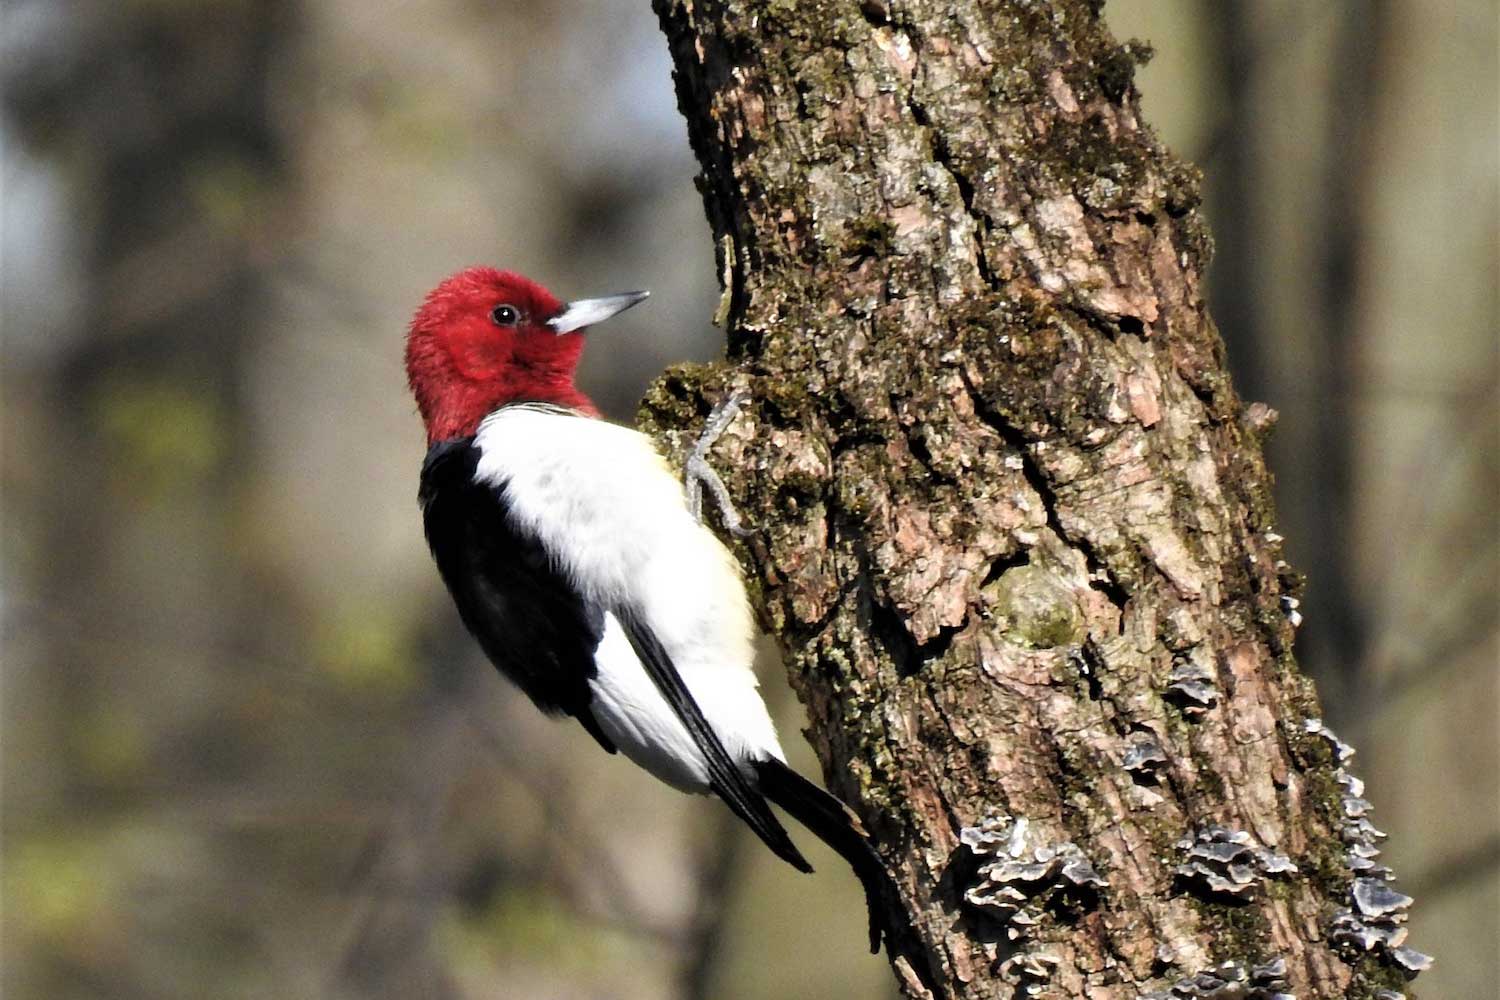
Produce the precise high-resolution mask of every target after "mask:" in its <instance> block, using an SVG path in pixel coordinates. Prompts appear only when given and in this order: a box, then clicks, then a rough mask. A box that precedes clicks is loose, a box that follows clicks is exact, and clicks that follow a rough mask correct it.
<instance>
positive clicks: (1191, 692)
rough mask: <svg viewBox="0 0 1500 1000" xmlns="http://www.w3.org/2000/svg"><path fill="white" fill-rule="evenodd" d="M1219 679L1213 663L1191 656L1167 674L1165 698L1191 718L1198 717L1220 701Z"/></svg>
mask: <svg viewBox="0 0 1500 1000" xmlns="http://www.w3.org/2000/svg"><path fill="white" fill-rule="evenodd" d="M1195 652H1196V651H1195ZM1217 681H1218V678H1217V677H1216V676H1215V674H1214V669H1213V666H1212V665H1211V664H1207V663H1204V662H1202V660H1201V659H1198V658H1196V657H1189V658H1188V659H1185V660H1183V661H1181V662H1180V663H1178V664H1177V665H1175V666H1174V667H1173V668H1172V672H1171V673H1170V674H1169V675H1168V676H1167V690H1166V693H1165V698H1166V700H1167V701H1169V702H1171V703H1172V704H1174V705H1176V706H1177V707H1178V708H1179V709H1180V710H1181V711H1182V714H1183V715H1185V716H1187V717H1188V718H1189V719H1197V718H1199V717H1201V716H1203V715H1205V714H1207V712H1208V710H1209V709H1211V708H1213V707H1214V706H1215V705H1217V704H1218V703H1219V688H1218V684H1217V683H1216V682H1217Z"/></svg>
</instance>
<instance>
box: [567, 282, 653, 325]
mask: <svg viewBox="0 0 1500 1000" xmlns="http://www.w3.org/2000/svg"><path fill="white" fill-rule="evenodd" d="M650 294H651V293H650V292H625V293H623V294H620V295H606V296H604V297H603V298H601V299H578V300H577V301H575V302H569V303H568V304H567V305H566V306H564V307H563V311H562V312H560V313H558V314H557V315H556V316H553V317H552V318H551V319H549V320H548V321H547V325H548V326H550V327H552V329H553V330H555V331H556V332H558V333H572V332H573V331H574V330H582V329H583V328H584V327H586V326H593V325H594V324H595V323H602V322H603V321H604V320H607V319H609V318H610V317H611V316H613V315H614V314H615V313H622V312H624V311H625V310H626V309H629V308H630V307H631V306H633V305H636V304H637V303H639V302H643V301H645V300H646V298H647V297H648V296H649V295H650Z"/></svg>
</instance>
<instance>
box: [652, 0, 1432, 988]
mask: <svg viewBox="0 0 1500 1000" xmlns="http://www.w3.org/2000/svg"><path fill="white" fill-rule="evenodd" d="M656 3H657V9H658V13H659V14H660V17H661V20H662V24H663V27H664V30H665V32H666V34H667V38H668V40H669V44H670V47H671V51H672V55H673V59H674V61H675V64H676V70H677V72H676V79H677V87H678V94H679V99H680V103H681V107H682V111H683V113H684V115H685V116H686V118H687V121H688V128H689V134H690V137H691V140H692V143H693V148H694V150H695V151H696V153H697V155H698V158H699V160H700V162H701V164H702V167H703V178H702V187H703V193H704V199H705V203H706V206H707V211H708V216H709V219H710V222H711V224H712V226H713V228H714V233H715V237H716V240H717V243H718V246H719V250H720V262H719V263H720V266H721V273H722V274H723V276H724V282H725V289H724V301H723V306H722V308H721V317H720V318H721V319H722V320H724V321H725V322H726V326H727V331H728V338H729V358H730V363H729V364H728V365H724V366H710V367H693V368H683V369H678V370H675V371H673V372H670V373H668V374H667V375H666V376H665V377H664V378H663V379H662V380H661V381H660V382H658V384H657V385H656V386H655V387H653V389H652V391H651V393H650V395H649V397H648V399H647V402H646V405H645V408H644V411H643V416H644V420H645V423H646V425H647V426H648V427H650V428H652V429H654V430H655V431H656V432H657V433H659V434H660V435H661V436H662V438H663V439H664V440H665V441H666V442H667V443H668V444H669V445H670V446H671V447H673V448H676V449H681V448H682V447H683V445H684V444H685V443H686V442H687V441H689V440H691V439H692V438H693V437H694V436H696V433H697V429H698V426H699V424H700V423H701V420H702V417H703V415H704V414H705V413H706V412H707V410H708V408H709V406H710V405H711V404H712V403H713V402H715V401H717V400H718V399H720V398H722V397H723V396H724V395H725V394H726V393H727V392H728V391H730V389H732V388H738V389H740V390H743V391H746V392H747V393H748V398H749V400H750V401H749V402H748V403H747V404H746V406H745V408H744V410H743V412H742V414H741V415H740V416H739V417H738V418H737V419H736V421H735V422H734V423H733V424H732V425H731V426H730V428H729V430H728V432H727V433H726V434H725V435H724V436H723V438H721V439H720V442H719V444H718V446H717V447H716V449H715V452H714V456H713V460H714V464H715V465H716V466H717V467H718V469H719V470H720V472H721V473H722V474H724V475H725V478H726V482H727V484H728V486H729V489H730V492H731V493H732V494H733V497H734V499H735V501H736V502H737V504H738V505H739V508H740V511H741V513H742V514H743V515H745V517H746V518H747V520H748V521H749V522H750V523H753V524H755V525H756V526H757V527H758V531H757V533H756V534H755V535H754V536H753V537H751V538H750V539H749V540H747V541H746V542H745V543H744V544H743V545H742V547H741V548H740V554H741V556H742V558H743V560H744V562H745V565H746V570H747V577H748V579H749V580H750V581H751V585H752V592H753V595H754V599H755V601H756V603H757V606H758V610H759V612H760V614H761V616H762V619H763V622H764V624H765V626H766V627H767V628H768V629H769V630H770V631H771V632H773V633H774V634H775V635H776V636H777V638H778V639H779V641H780V643H781V647H782V649H783V651H784V653H785V655H786V660H787V665H788V670H789V673H790V675H791V680H792V683H793V685H794V686H795V688H796V689H797V691H798V693H799V695H800V696H801V698H802V700H803V702H804V703H805V705H806V706H807V709H808V712H809V716H810V721H811V728H810V730H809V736H810V737H811V739H812V741H813V743H814V744H815V746H816V748H817V750H818V752H819V754H820V756H821V759H822V762H823V767H824V772H825V776H826V778H827V780H828V781H829V783H830V786H831V787H832V788H833V789H834V790H835V791H836V792H838V793H839V794H840V795H842V796H843V797H844V798H845V799H846V800H847V801H849V802H850V803H851V804H853V806H854V807H855V809H856V810H857V811H858V812H859V814H860V815H861V816H862V817H863V819H864V821H865V823H866V825H867V826H868V828H869V829H870V830H871V832H872V833H873V835H874V836H875V837H876V838H877V839H878V841H879V844H880V847H881V851H882V854H883V855H884V857H885V859H886V861H887V863H888V865H889V867H890V870H891V872H892V874H893V876H894V877H895V879H896V881H897V883H898V884H899V886H900V888H901V890H902V892H903V894H904V896H905V899H904V902H905V905H906V908H907V912H906V913H903V914H899V915H896V917H897V919H899V920H900V921H902V922H903V923H905V924H909V926H910V927H911V930H912V933H913V939H912V943H911V944H910V945H909V946H908V947H906V948H904V949H901V948H898V949H897V950H898V952H902V953H901V954H898V955H897V956H895V957H894V960H893V964H894V966H895V968H896V971H897V973H898V976H899V978H900V979H901V982H902V984H903V988H904V989H905V991H906V992H907V994H908V995H909V996H913V997H922V996H927V995H929V994H933V995H952V996H959V997H986V998H988V997H1011V996H1015V995H1027V996H1054V997H1064V996H1073V997H1083V996H1088V997H1100V998H1116V997H1118V998H1135V997H1137V996H1140V995H1143V994H1147V995H1155V996H1161V997H1176V996H1210V995H1212V996H1255V997H1261V996H1265V997H1269V996H1273V995H1275V994H1277V993H1291V994H1295V995H1296V996H1298V997H1312V996H1317V997H1335V996H1345V995H1349V996H1358V997H1375V996H1387V995H1394V993H1395V992H1396V991H1399V990H1400V989H1401V988H1402V984H1403V983H1404V981H1405V978H1406V976H1407V974H1408V973H1409V971H1411V969H1413V968H1414V967H1420V966H1421V965H1423V964H1424V963H1425V961H1426V959H1425V956H1421V955H1419V954H1418V953H1415V952H1412V951H1409V950H1407V949H1404V948H1402V947H1401V946H1400V945H1401V940H1400V939H1401V938H1402V936H1403V934H1404V928H1403V927H1402V926H1401V924H1402V922H1403V920H1404V916H1405V907H1406V905H1407V903H1409V902H1410V901H1409V900H1407V899H1406V897H1403V896H1400V895H1399V894H1397V893H1395V892H1394V891H1393V890H1392V889H1390V888H1389V886H1388V885H1387V883H1386V881H1385V879H1386V876H1387V874H1388V873H1386V872H1385V870H1384V869H1382V868H1380V867H1379V865H1378V862H1376V861H1373V860H1371V859H1370V857H1369V855H1371V854H1372V853H1373V852H1374V841H1375V840H1376V839H1378V836H1379V834H1378V831H1374V829H1373V827H1371V826H1370V825H1369V823H1368V821H1367V820H1366V819H1365V818H1364V813H1365V811H1366V809H1367V808H1368V803H1365V802H1364V801H1363V800H1362V799H1361V798H1360V797H1359V795H1360V788H1359V784H1358V780H1357V779H1355V778H1353V777H1352V776H1351V775H1350V774H1348V772H1347V771H1346V770H1345V769H1344V767H1343V765H1344V763H1345V759H1346V758H1347V752H1346V751H1347V747H1345V746H1344V745H1343V744H1341V743H1339V742H1338V741H1337V740H1336V738H1334V737H1333V736H1332V734H1331V733H1329V732H1328V731H1327V730H1326V729H1324V728H1321V726H1320V724H1319V723H1318V722H1317V721H1316V718H1317V716H1318V714H1319V712H1318V708H1317V701H1316V697H1315V695H1314V693H1313V691H1312V688H1311V685H1310V684H1309V682H1308V681H1307V680H1306V679H1305V678H1304V677H1303V676H1302V675H1301V674H1300V673H1299V672H1298V670H1297V667H1296V664H1295V662H1294V660H1293V657H1292V654H1291V644H1292V640H1293V634H1294V628H1295V621H1296V615H1295V607H1296V597H1295V595H1296V590H1297V587H1298V580H1297V578H1296V576H1295V574H1293V573H1292V572H1291V571H1290V570H1289V569H1288V567H1287V566H1286V564H1285V563H1284V562H1283V561H1282V560H1281V556H1280V545H1279V543H1280V538H1279V537H1278V536H1277V535H1276V534H1275V533H1274V527H1275V523H1274V512H1273V510H1272V505H1271V499H1270V477H1269V475H1268V473H1267V472H1266V469H1265V467H1264V464H1263V461H1262V457H1261V447H1260V442H1259V437H1260V435H1261V434H1263V433H1264V431H1265V430H1266V429H1267V428H1268V427H1269V425H1270V423H1271V421H1272V419H1273V418H1274V414H1273V413H1271V412H1270V411H1269V410H1267V409H1266V408H1265V407H1263V406H1258V405H1252V406H1249V407H1246V406H1244V405H1242V403H1241V401H1240V400H1239V399H1238V398H1237V397H1236V396H1235V393H1234V391H1233V389H1232V387H1231V385H1230V382H1229V378H1228V375H1227V373H1226V371H1225V364H1224V357H1223V350H1222V345H1221V342H1220V340H1219V336H1218V333H1217V331H1216V330H1215V328H1214V325H1213V322H1212V320H1211V319H1210V318H1209V316H1208V314H1207V312H1206V310H1205V308H1204V304H1203V301H1202V299H1201V296H1200V285H1201V280H1202V270H1203V267H1204V266H1205V264H1206V262H1207V256H1208V253H1209V237H1208V235H1207V233H1206V231H1205V228H1204V224H1203V222H1202V219H1201V217H1200V215H1199V213H1198V211H1197V205H1198V177H1197V173H1196V171H1195V170H1194V169H1193V168H1192V167H1190V166H1188V165H1187V164H1184V163H1182V162H1180V161H1177V160H1175V159H1174V158H1173V157H1172V156H1171V155H1170V154H1169V153H1168V152H1167V151H1166V150H1165V149H1163V148H1162V147H1161V146H1160V144H1159V143H1158V142H1157V140H1156V138H1155V137H1154V136H1153V135H1152V134H1151V132H1150V131H1149V130H1148V129H1147V128H1146V127H1145V126H1144V125H1143V124H1142V123H1141V121H1140V119H1139V114H1138V101H1137V95H1136V93H1135V90H1134V88H1133V85H1132V74H1133V71H1134V67H1135V65H1136V63H1137V62H1138V61H1139V60H1140V58H1141V56H1142V54H1143V53H1142V51H1141V49H1140V48H1139V47H1132V46H1130V45H1125V46H1120V45H1117V44H1116V43H1115V42H1114V41H1113V39H1112V38H1111V37H1110V35H1109V33H1108V31H1107V29H1106V28H1105V26H1104V25H1103V23H1102V22H1101V20H1100V17H1099V4H1097V3H1089V2H1083V0H1054V2H1043V0H1031V2H1023V0H1008V2H1002V0H915V2H908V3H902V4H899V5H898V4H895V3H890V2H888V0H864V2H862V3H856V2H854V0H842V2H838V0H832V2H818V3H808V4H791V3H786V2H784V0H687V2H683V0H656ZM1351 862H1352V863H1353V865H1354V866H1355V867H1356V868H1358V869H1359V870H1358V871H1355V870H1352V869H1351ZM823 877H830V876H828V875H827V874H825V875H824V876H823ZM849 919H851V920H859V919H862V915H861V914H855V913H851V914H850V915H849ZM1226 963H1227V964H1226ZM1204 974H1211V976H1210V978H1205V979H1198V980H1196V981H1192V980H1193V977H1198V976H1201V975H1204ZM1216 983H1217V985H1215V984H1216ZM1215 991H1217V992H1215ZM1382 991H1391V992H1390V993H1389V994H1387V993H1384V992H1382Z"/></svg>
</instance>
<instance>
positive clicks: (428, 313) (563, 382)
mask: <svg viewBox="0 0 1500 1000" xmlns="http://www.w3.org/2000/svg"><path fill="white" fill-rule="evenodd" d="M645 297H646V293H645V292H630V293H627V294H625V295H612V296H609V297H608V298H603V299H580V300H579V301H577V302H569V303H563V302H559V301H558V300H557V299H556V298H555V297H554V296H553V295H552V293H551V292H549V291H547V290H546V289H545V288H543V287H542V286H541V285H538V284H537V283H536V282H534V281H532V280H530V279H529V278H523V277H522V276H521V275H519V274H516V273H514V272H512V271H497V270H495V269H494V268H490V267H471V268H469V269H468V270H466V271H460V272H458V273H457V274H455V275H453V276H452V277H450V278H448V279H447V280H445V281H444V282H443V283H442V284H440V285H438V286H437V287H436V288H434V289H433V290H432V291H431V292H429V293H428V295H427V298H426V299H425V300H424V301H423V302H422V307H421V308H420V309H418V310H417V314H416V316H415V317H413V318H412V321H411V328H410V330H408V331H407V335H406V378H407V381H408V382H409V383H410V384H411V391H412V394H413V395H414V396H416V398H417V408H418V409H419V410H420V411H421V412H422V421H423V422H424V423H425V424H426V425H427V441H428V443H429V444H434V443H436V442H438V441H444V440H447V439H449V438H455V437H466V436H468V435H470V434H473V433H474V432H475V430H476V429H477V428H478V427H479V422H480V421H481V420H483V419H484V418H485V416H487V415H488V414H489V413H490V412H491V411H493V410H494V409H495V408H496V407H499V406H502V405H504V404H506V403H515V402H523V401H538V402H545V403H557V404H559V405H561V406H570V407H573V408H575V409H579V410H583V411H584V412H586V413H589V414H594V415H597V413H598V411H597V410H595V409H594V404H593V403H592V402H590V401H589V398H588V397H587V396H585V395H584V394H583V393H581V392H579V391H578V390H577V388H575V387H574V385H573V374H574V371H575V370H576V369H577V367H578V356H579V355H580V354H582V353H583V335H582V332H581V331H582V330H583V329H584V328H585V327H587V326H589V325H591V324H593V323H597V322H599V321H600V320H604V319H608V318H609V317H610V316H613V315H614V314H615V313H617V312H620V311H622V310H625V309H628V308H630V307H631V306H633V305H635V304H636V303H637V302H639V301H641V300H642V299H644V298H645Z"/></svg>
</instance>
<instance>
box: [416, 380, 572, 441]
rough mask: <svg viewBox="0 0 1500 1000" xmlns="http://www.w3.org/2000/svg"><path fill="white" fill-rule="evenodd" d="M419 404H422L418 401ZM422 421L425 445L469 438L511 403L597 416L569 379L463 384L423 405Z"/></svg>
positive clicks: (451, 388)
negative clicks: (425, 432) (553, 407)
mask: <svg viewBox="0 0 1500 1000" xmlns="http://www.w3.org/2000/svg"><path fill="white" fill-rule="evenodd" d="M418 402H419V403H423V402H424V401H422V400H419V401H418ZM425 403H426V404H427V405H423V406H422V417H423V419H424V421H425V422H426V424H427V444H428V446H429V447H431V446H432V445H434V444H437V443H438V442H439V441H449V440H452V439H453V438H464V437H472V436H473V435H474V434H475V433H477V432H478V430H479V424H480V423H481V422H482V421H483V420H484V418H485V417H487V416H489V415H490V414H491V413H494V412H495V411H496V410H498V409H500V408H501V407H502V406H510V405H512V404H514V403H550V404H552V405H554V406H562V407H566V408H568V409H570V410H577V411H578V412H580V413H582V414H585V415H586V416H590V417H597V416H599V408H598V407H597V406H595V405H594V401H593V400H592V399H589V397H588V396H586V395H585V394H584V393H582V392H581V391H579V389H578V387H577V386H575V385H574V384H573V379H572V377H571V376H567V377H559V378H556V379H541V380H538V379H527V380H524V381H508V380H507V381H495V382H482V383H481V382H465V383H460V384H459V385H456V386H452V387H450V388H449V389H448V390H447V391H446V392H444V393H443V394H442V395H441V397H439V398H437V399H432V400H428V401H425Z"/></svg>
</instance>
